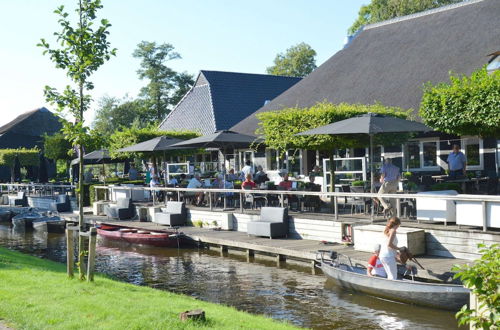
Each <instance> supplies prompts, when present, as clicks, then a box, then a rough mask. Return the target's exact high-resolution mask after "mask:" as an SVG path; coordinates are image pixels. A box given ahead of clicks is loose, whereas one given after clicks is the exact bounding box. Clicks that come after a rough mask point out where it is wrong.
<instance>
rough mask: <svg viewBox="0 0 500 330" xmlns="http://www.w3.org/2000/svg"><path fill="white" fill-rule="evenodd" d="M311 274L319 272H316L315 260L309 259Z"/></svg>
mask: <svg viewBox="0 0 500 330" xmlns="http://www.w3.org/2000/svg"><path fill="white" fill-rule="evenodd" d="M311 267H312V268H311V274H312V275H318V274H319V272H318V268H317V267H316V261H315V260H311Z"/></svg>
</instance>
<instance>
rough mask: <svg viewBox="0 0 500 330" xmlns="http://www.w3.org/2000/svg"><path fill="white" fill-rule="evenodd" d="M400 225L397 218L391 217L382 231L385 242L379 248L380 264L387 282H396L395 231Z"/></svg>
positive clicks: (396, 244) (396, 246) (396, 239)
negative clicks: (382, 266)
mask: <svg viewBox="0 0 500 330" xmlns="http://www.w3.org/2000/svg"><path fill="white" fill-rule="evenodd" d="M400 225H401V220H399V218H398V217H392V218H390V219H389V220H388V221H387V225H386V226H385V229H384V237H385V240H384V242H383V243H382V244H381V247H380V254H379V258H380V262H381V263H382V265H384V269H385V272H386V273H387V278H388V279H389V280H397V278H398V267H397V265H396V257H397V251H398V250H399V248H398V238H397V237H396V231H397V230H398V228H399V226H400Z"/></svg>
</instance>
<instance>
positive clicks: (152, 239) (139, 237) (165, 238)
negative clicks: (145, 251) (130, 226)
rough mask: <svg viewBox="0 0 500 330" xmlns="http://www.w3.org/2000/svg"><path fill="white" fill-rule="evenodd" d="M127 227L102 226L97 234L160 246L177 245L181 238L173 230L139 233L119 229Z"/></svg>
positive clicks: (124, 240) (107, 237)
mask: <svg viewBox="0 0 500 330" xmlns="http://www.w3.org/2000/svg"><path fill="white" fill-rule="evenodd" d="M120 228H126V227H113V226H101V228H97V234H98V235H100V236H101V237H104V238H106V239H110V240H114V241H122V242H127V243H130V244H143V245H151V246H158V247H177V246H178V244H179V243H180V242H178V240H179V238H178V237H177V236H176V235H175V233H173V232H170V233H169V232H166V233H158V234H156V235H152V234H139V233H131V232H122V231H120V230H119V229H120Z"/></svg>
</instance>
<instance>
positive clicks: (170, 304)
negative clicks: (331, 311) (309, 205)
mask: <svg viewBox="0 0 500 330" xmlns="http://www.w3.org/2000/svg"><path fill="white" fill-rule="evenodd" d="M197 308H202V309H204V310H205V313H206V317H207V321H206V322H204V323H196V322H192V321H189V322H181V321H180V320H179V316H178V314H179V313H180V312H183V311H186V310H191V309H197ZM2 319H3V322H5V323H7V325H9V326H12V327H13V328H15V329H195V328H196V329H200V328H207V329H210V328H213V329H294V327H293V326H291V325H288V324H286V323H281V322H278V321H274V320H272V319H269V318H266V317H264V316H258V315H252V314H248V313H245V312H240V311H237V310H236V309H234V308H231V307H227V306H221V305H217V304H213V303H208V302H203V301H199V300H196V299H194V298H191V297H188V296H184V295H179V294H174V293H170V292H166V291H160V290H155V289H151V288H148V287H141V286H136V285H132V284H128V283H123V282H118V281H114V280H111V279H109V278H106V277H105V276H100V275H98V276H96V278H95V282H93V283H87V282H79V281H78V280H77V279H73V280H70V279H68V278H67V277H66V266H65V265H63V264H59V263H56V262H52V261H49V260H44V259H39V258H36V257H32V256H29V255H25V254H22V253H19V252H15V251H10V250H7V249H4V248H1V247H0V321H1V320H2Z"/></svg>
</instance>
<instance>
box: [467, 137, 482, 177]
mask: <svg viewBox="0 0 500 330" xmlns="http://www.w3.org/2000/svg"><path fill="white" fill-rule="evenodd" d="M462 145H463V150H462V151H463V152H464V154H465V157H466V158H467V169H469V170H482V169H483V153H482V150H483V140H481V139H479V138H475V137H470V138H469V137H468V138H464V139H463V140H462Z"/></svg>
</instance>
